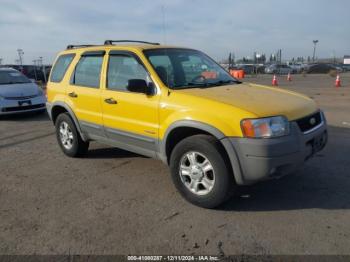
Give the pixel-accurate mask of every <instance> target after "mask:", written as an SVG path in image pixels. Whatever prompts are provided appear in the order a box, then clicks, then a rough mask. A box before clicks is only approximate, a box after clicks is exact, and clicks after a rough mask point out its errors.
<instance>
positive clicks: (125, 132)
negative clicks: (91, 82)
mask: <svg viewBox="0 0 350 262" xmlns="http://www.w3.org/2000/svg"><path fill="white" fill-rule="evenodd" d="M131 79H142V80H146V82H150V81H151V79H150V77H149V74H148V72H147V70H146V69H145V66H144V65H143V64H142V62H141V61H140V59H139V58H138V56H137V55H136V54H134V53H131V52H126V51H122V52H119V51H111V52H110V53H109V57H108V66H107V72H106V81H105V82H106V85H105V88H104V89H103V90H102V95H101V99H102V101H101V104H102V112H103V123H104V128H105V133H106V136H107V137H108V138H109V139H110V140H112V141H113V142H114V144H116V146H119V147H121V148H124V149H127V150H130V151H133V152H136V153H140V154H144V155H148V156H151V157H154V156H155V152H156V145H157V141H158V127H159V121H158V104H159V98H160V96H159V93H156V94H155V95H146V94H145V93H136V92H130V91H128V88H127V87H128V83H129V80H131Z"/></svg>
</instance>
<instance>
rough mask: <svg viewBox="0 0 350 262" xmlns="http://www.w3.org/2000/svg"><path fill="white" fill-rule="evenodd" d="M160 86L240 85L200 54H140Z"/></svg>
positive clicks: (171, 50)
mask: <svg viewBox="0 0 350 262" xmlns="http://www.w3.org/2000/svg"><path fill="white" fill-rule="evenodd" d="M144 54H145V56H146V57H147V59H148V60H149V62H150V63H151V65H152V66H153V68H154V69H155V71H156V72H157V74H158V76H159V78H160V79H161V80H162V81H163V83H164V84H165V85H166V86H168V87H169V88H171V89H185V88H194V87H203V88H204V87H212V86H218V85H226V84H232V83H240V82H239V81H238V80H237V79H235V78H233V77H232V76H231V75H230V74H229V73H228V72H226V71H225V70H224V69H223V68H222V67H220V66H219V65H218V64H217V63H216V62H215V61H213V60H212V59H211V58H209V57H208V56H207V55H205V54H204V53H202V52H199V51H196V50H191V49H181V48H162V49H149V50H145V51H144Z"/></svg>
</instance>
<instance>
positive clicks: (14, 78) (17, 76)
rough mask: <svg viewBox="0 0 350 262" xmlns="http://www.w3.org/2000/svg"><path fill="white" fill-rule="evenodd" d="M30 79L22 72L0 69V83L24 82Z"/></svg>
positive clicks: (28, 81)
mask: <svg viewBox="0 0 350 262" xmlns="http://www.w3.org/2000/svg"><path fill="white" fill-rule="evenodd" d="M25 83H30V80H29V79H28V78H27V77H26V76H25V75H23V74H22V73H20V72H18V71H15V70H8V71H7V70H6V71H5V70H4V71H2V70H1V71H0V85H11V84H25Z"/></svg>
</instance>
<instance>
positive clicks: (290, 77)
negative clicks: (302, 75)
mask: <svg viewBox="0 0 350 262" xmlns="http://www.w3.org/2000/svg"><path fill="white" fill-rule="evenodd" d="M287 81H292V76H291V75H290V73H288V76H287Z"/></svg>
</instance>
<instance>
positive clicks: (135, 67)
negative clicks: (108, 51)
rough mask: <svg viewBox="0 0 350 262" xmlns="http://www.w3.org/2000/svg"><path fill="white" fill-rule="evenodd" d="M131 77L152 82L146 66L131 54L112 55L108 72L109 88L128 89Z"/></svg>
mask: <svg viewBox="0 0 350 262" xmlns="http://www.w3.org/2000/svg"><path fill="white" fill-rule="evenodd" d="M130 79H143V80H145V81H146V82H147V83H148V82H150V79H149V77H148V73H147V71H146V70H145V68H144V67H143V66H142V65H141V64H140V63H139V62H138V61H137V60H136V59H135V58H134V57H133V56H129V55H111V56H110V57H109V63H108V72H107V88H108V89H112V90H122V91H127V86H128V82H129V80H130Z"/></svg>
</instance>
